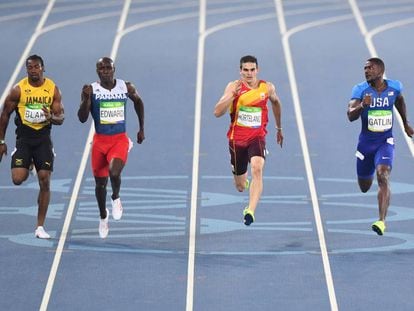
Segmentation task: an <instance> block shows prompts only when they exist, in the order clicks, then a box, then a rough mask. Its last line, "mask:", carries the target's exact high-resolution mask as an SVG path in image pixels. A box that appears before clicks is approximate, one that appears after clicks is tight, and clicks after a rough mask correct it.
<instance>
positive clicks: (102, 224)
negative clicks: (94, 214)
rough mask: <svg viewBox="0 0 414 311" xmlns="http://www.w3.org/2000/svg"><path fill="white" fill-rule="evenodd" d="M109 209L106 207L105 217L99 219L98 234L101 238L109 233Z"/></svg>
mask: <svg viewBox="0 0 414 311" xmlns="http://www.w3.org/2000/svg"><path fill="white" fill-rule="evenodd" d="M108 220H109V210H108V209H106V217H105V219H102V218H100V219H99V236H100V237H101V238H102V239H105V238H106V237H107V236H108V233H109V224H108Z"/></svg>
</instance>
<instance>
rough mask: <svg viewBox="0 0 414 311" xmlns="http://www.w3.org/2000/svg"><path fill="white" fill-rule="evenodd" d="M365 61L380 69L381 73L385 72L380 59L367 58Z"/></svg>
mask: <svg viewBox="0 0 414 311" xmlns="http://www.w3.org/2000/svg"><path fill="white" fill-rule="evenodd" d="M367 61H368V62H371V63H374V64H375V65H377V66H379V67H380V68H381V69H382V72H385V64H384V62H383V60H382V59H381V58H378V57H371V58H368V60H367Z"/></svg>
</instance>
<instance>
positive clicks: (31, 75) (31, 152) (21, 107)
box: [0, 55, 64, 239]
mask: <svg viewBox="0 0 414 311" xmlns="http://www.w3.org/2000/svg"><path fill="white" fill-rule="evenodd" d="M26 71H27V77H26V78H24V79H22V80H21V81H20V82H19V83H17V84H16V85H15V86H14V87H13V88H12V89H11V91H10V93H9V94H8V95H7V97H6V99H5V101H4V107H3V111H2V113H1V117H0V161H1V158H2V157H3V155H4V154H7V144H6V142H5V135H6V129H7V125H8V124H9V119H10V115H11V114H12V113H13V112H16V117H15V123H16V126H17V128H16V148H15V150H14V151H13V153H12V163H11V170H12V180H13V183H14V184H15V185H21V184H22V183H23V182H24V181H25V180H26V179H27V178H28V176H29V167H30V166H31V165H32V164H33V165H34V167H35V168H36V171H37V178H38V179H39V186H40V190H39V196H38V199H37V203H38V214H37V228H36V231H35V236H36V237H38V238H41V239H49V238H50V235H49V234H48V233H47V232H46V231H45V230H44V228H43V225H44V222H45V219H46V213H47V209H48V206H49V201H50V176H51V172H52V171H53V160H54V157H55V156H54V152H53V144H52V140H51V137H50V131H51V129H52V124H53V125H61V124H62V123H63V120H64V111H63V105H62V97H61V94H60V90H59V88H58V87H57V86H56V85H55V83H54V82H53V81H52V80H50V79H49V78H46V77H44V76H43V73H44V63H43V59H42V58H41V57H40V56H39V55H31V56H29V57H28V58H27V59H26ZM0 108H1V107H0ZM0 110H1V109H0Z"/></svg>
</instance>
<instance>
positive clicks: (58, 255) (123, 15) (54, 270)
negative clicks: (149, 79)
mask: <svg viewBox="0 0 414 311" xmlns="http://www.w3.org/2000/svg"><path fill="white" fill-rule="evenodd" d="M130 5H131V0H125V3H124V7H123V9H122V13H121V16H120V19H119V23H118V30H117V34H116V37H115V39H114V43H113V46H112V52H111V58H112V59H113V60H114V61H115V58H116V54H117V52H118V47H119V43H120V38H121V36H122V30H123V29H124V27H125V22H126V18H127V15H128V10H129V7H130ZM94 132H95V130H94V125H93V122H92V124H91V127H90V129H89V135H88V138H87V139H86V144H85V149H84V151H83V155H82V160H81V163H80V166H79V170H78V174H77V176H76V180H75V183H74V186H73V191H72V195H71V198H70V202H69V206H68V210H67V213H66V217H65V221H64V223H63V228H62V232H61V234H60V238H59V243H58V246H57V248H56V254H55V257H54V259H53V264H52V267H51V269H50V273H49V278H48V281H47V284H46V288H45V292H44V294H43V299H42V303H41V305H40V309H39V310H40V311H46V310H47V306H48V304H49V300H50V295H51V293H52V289H53V285H54V282H55V279H56V273H57V270H58V267H59V263H60V259H61V257H62V252H63V248H64V246H65V242H66V238H67V235H68V231H69V227H70V223H71V221H72V216H73V212H74V210H75V206H76V201H77V199H78V194H79V190H80V186H81V183H82V179H83V175H84V173H85V168H86V163H87V161H88V157H89V152H90V149H91V144H90V141H91V140H92V137H93V134H94Z"/></svg>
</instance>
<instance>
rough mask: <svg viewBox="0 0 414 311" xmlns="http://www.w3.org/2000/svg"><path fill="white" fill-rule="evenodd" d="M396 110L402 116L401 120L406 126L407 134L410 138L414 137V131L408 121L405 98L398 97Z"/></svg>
mask: <svg viewBox="0 0 414 311" xmlns="http://www.w3.org/2000/svg"><path fill="white" fill-rule="evenodd" d="M394 105H395V108H397V110H398V113H399V114H400V116H401V120H402V122H403V124H404V131H405V133H407V135H408V136H409V137H413V135H414V130H413V128H412V127H411V126H410V125H409V124H408V120H407V107H406V104H405V99H404V96H402V95H399V96H398V97H397V99H396V100H395V104H394Z"/></svg>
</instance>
